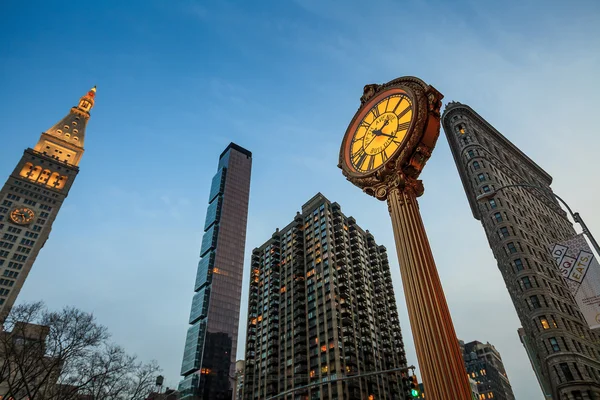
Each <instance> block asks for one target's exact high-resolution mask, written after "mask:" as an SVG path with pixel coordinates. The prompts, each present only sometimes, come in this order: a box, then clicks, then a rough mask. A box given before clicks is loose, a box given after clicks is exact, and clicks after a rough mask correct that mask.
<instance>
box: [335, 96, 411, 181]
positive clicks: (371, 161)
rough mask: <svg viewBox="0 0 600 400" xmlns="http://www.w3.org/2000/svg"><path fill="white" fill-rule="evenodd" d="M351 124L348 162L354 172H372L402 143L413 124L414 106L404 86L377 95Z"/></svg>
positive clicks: (347, 144) (347, 153) (348, 141)
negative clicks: (379, 96) (381, 96)
mask: <svg viewBox="0 0 600 400" xmlns="http://www.w3.org/2000/svg"><path fill="white" fill-rule="evenodd" d="M362 114H363V116H362V118H360V119H359V120H357V122H356V123H355V124H354V126H353V127H352V128H350V131H349V135H350V137H349V138H348V139H347V143H346V146H345V147H346V149H345V158H346V165H347V166H348V167H350V169H351V170H353V172H357V173H360V174H368V173H371V172H373V171H375V170H377V169H378V168H380V167H381V166H382V165H383V164H384V163H386V162H387V161H388V160H389V159H390V158H392V157H393V156H394V155H395V154H396V152H397V151H398V150H399V149H400V148H401V147H402V143H403V142H404V139H405V138H406V136H407V133H408V130H409V128H410V127H411V124H412V122H413V116H414V106H413V103H412V101H411V99H410V98H409V97H408V96H407V94H406V92H404V91H403V90H398V91H395V92H392V93H391V94H389V95H387V96H384V97H383V98H378V99H375V103H374V105H373V106H372V107H371V108H370V109H367V111H366V113H364V112H363V113H362Z"/></svg>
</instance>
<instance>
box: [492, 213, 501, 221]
mask: <svg viewBox="0 0 600 400" xmlns="http://www.w3.org/2000/svg"><path fill="white" fill-rule="evenodd" d="M494 218H495V219H496V222H502V215H501V214H500V213H499V212H497V213H495V214H494Z"/></svg>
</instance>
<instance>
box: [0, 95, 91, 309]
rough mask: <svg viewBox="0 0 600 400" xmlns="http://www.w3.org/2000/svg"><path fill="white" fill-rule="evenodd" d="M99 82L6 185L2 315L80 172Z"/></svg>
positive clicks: (0, 200) (1, 210)
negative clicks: (86, 134) (88, 123)
mask: <svg viewBox="0 0 600 400" xmlns="http://www.w3.org/2000/svg"><path fill="white" fill-rule="evenodd" d="M95 96H96V87H94V88H92V89H91V90H90V91H89V92H88V93H87V94H86V95H85V96H83V97H82V98H81V99H80V100H79V104H78V105H77V106H76V107H72V108H71V111H70V112H69V114H68V115H67V116H66V117H64V118H63V119H61V120H60V121H59V122H58V123H57V124H55V125H54V126H53V127H51V128H50V129H48V130H47V131H46V132H43V133H42V135H41V136H40V139H39V140H38V142H37V144H36V145H35V147H34V148H33V149H31V148H29V149H27V150H25V152H24V154H23V157H21V160H20V161H19V163H18V164H17V167H16V168H15V169H14V171H13V172H12V174H11V175H10V176H9V178H8V180H7V181H6V183H5V184H4V187H3V188H2V190H0V273H1V274H0V319H4V317H5V316H6V315H7V314H8V312H9V311H10V309H11V307H12V305H13V304H14V302H15V300H16V298H17V296H18V294H19V291H20V290H21V288H22V287H23V283H24V282H25V279H26V278H27V275H28V274H29V271H30V270H31V267H32V265H33V263H34V261H35V259H36V257H37V256H38V253H39V251H40V249H41V248H42V247H43V246H44V243H45V242H46V240H47V239H48V236H49V235H50V231H51V230H52V224H53V222H54V219H55V218H56V215H57V214H58V211H59V210H60V207H61V206H62V204H63V202H64V200H65V198H66V197H67V195H68V193H69V190H70V189H71V185H72V184H73V181H74V180H75V177H76V176H77V173H78V172H79V161H80V160H81V156H82V155H83V143H84V139H85V128H86V126H87V122H88V119H89V118H90V110H91V109H92V107H93V106H94V98H95Z"/></svg>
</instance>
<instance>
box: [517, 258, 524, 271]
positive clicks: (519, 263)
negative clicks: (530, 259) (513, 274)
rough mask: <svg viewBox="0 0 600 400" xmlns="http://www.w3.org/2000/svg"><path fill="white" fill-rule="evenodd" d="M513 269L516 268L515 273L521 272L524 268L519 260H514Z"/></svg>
mask: <svg viewBox="0 0 600 400" xmlns="http://www.w3.org/2000/svg"><path fill="white" fill-rule="evenodd" d="M515 267H517V271H523V270H524V269H525V267H523V261H521V259H520V258H517V259H516V260H515Z"/></svg>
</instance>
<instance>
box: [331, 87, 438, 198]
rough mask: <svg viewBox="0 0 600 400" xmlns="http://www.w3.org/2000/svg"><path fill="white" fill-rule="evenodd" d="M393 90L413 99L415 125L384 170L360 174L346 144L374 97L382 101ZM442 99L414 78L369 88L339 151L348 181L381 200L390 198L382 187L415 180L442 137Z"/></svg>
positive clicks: (343, 170)
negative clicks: (353, 163) (440, 132)
mask: <svg viewBox="0 0 600 400" xmlns="http://www.w3.org/2000/svg"><path fill="white" fill-rule="evenodd" d="M394 89H402V91H404V92H405V93H407V94H408V95H409V97H410V98H411V101H412V102H413V106H414V111H413V112H414V115H413V118H414V122H413V123H412V125H411V128H410V129H409V130H408V132H407V133H406V139H405V140H404V141H403V144H402V148H401V149H399V150H398V151H396V152H395V153H394V154H393V155H392V156H391V157H390V158H389V159H388V160H387V161H385V163H384V165H383V166H382V167H380V168H379V169H377V170H375V171H373V172H367V173H364V174H361V173H357V172H355V171H353V170H352V168H351V167H350V166H349V165H348V164H347V158H346V154H345V152H346V151H348V148H349V147H348V146H347V145H346V143H347V141H348V140H351V137H352V135H353V134H354V128H355V127H356V123H357V120H358V119H359V116H360V115H364V110H365V109H366V108H369V107H371V106H372V103H373V101H372V100H373V98H374V97H376V96H377V98H380V97H381V96H382V95H383V93H385V92H387V91H389V92H390V93H393V92H394ZM395 91H398V90H395ZM383 96H384V95H383ZM442 98H443V95H442V94H441V93H440V92H438V91H437V90H436V89H435V88H434V87H433V86H430V85H428V84H426V83H425V82H423V81H422V80H421V79H419V78H416V77H413V76H405V77H401V78H397V79H394V80H392V81H390V82H387V83H384V84H381V85H379V84H369V85H366V86H365V87H364V89H363V95H362V96H361V98H360V102H361V105H360V107H359V109H358V111H357V112H356V114H355V115H354V117H353V119H352V121H351V122H350V125H349V126H348V129H347V130H346V134H345V136H344V140H343V141H342V146H341V149H340V158H339V163H338V167H339V168H341V169H342V173H343V174H344V176H345V177H346V179H348V180H349V181H350V182H352V183H353V184H354V185H356V186H358V187H360V188H361V189H363V191H365V192H366V193H368V194H370V195H372V196H375V197H377V198H379V199H381V200H383V199H385V198H386V197H387V195H386V193H384V192H382V191H381V190H380V189H381V187H382V185H384V186H386V185H388V184H390V183H391V182H392V181H393V182H398V178H401V179H400V180H401V181H402V182H404V181H405V180H406V179H410V180H412V181H416V180H417V178H418V176H419V174H420V173H421V171H422V170H423V167H424V166H425V163H426V162H427V160H428V159H429V157H430V156H431V152H432V150H433V148H434V147H435V144H436V141H437V138H438V137H439V129H440V108H441V105H442V101H441V100H442ZM417 186H419V185H417ZM420 188H421V189H419V190H418V191H419V192H421V193H422V185H420Z"/></svg>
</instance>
